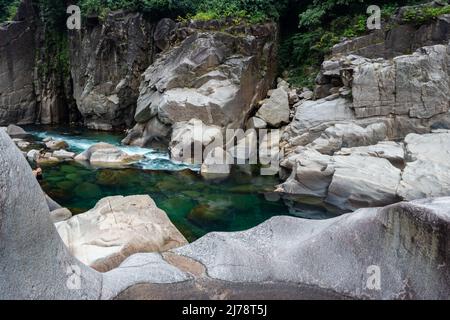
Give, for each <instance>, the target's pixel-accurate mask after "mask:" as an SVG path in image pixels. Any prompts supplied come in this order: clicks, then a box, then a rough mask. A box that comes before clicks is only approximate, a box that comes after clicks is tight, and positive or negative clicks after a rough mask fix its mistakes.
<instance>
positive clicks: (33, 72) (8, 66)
mask: <svg viewBox="0 0 450 320" xmlns="http://www.w3.org/2000/svg"><path fill="white" fill-rule="evenodd" d="M39 15H40V12H39V11H38V9H37V7H36V6H35V5H34V4H33V1H32V0H26V1H23V2H22V3H21V5H20V7H19V9H18V13H17V16H16V17H15V21H12V22H7V23H5V24H3V25H1V26H0V125H8V124H11V123H16V124H33V123H41V124H57V123H61V122H69V121H70V122H72V121H77V119H78V116H79V114H78V112H77V109H76V106H75V104H74V101H73V99H72V87H71V79H70V77H69V75H67V74H64V73H63V72H61V70H59V69H58V68H57V67H56V61H55V60H56V56H57V55H58V54H60V52H59V51H58V50H61V48H57V47H55V44H52V45H50V44H49V43H50V41H49V39H47V36H48V34H46V33H45V29H46V26H45V25H44V23H43V22H42V21H41V19H40V16H39ZM60 41H61V43H62V44H63V45H64V43H63V41H66V39H65V38H64V37H62V38H61V39H60Z"/></svg>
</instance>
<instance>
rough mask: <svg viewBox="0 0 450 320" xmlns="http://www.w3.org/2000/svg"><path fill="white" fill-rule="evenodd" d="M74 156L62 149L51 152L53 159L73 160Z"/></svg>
mask: <svg viewBox="0 0 450 320" xmlns="http://www.w3.org/2000/svg"><path fill="white" fill-rule="evenodd" d="M75 156H76V154H75V153H74V152H69V151H66V150H63V149H62V150H57V151H55V152H53V157H55V158H58V159H61V160H72V159H74V158H75Z"/></svg>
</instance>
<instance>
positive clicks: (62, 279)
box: [0, 130, 102, 299]
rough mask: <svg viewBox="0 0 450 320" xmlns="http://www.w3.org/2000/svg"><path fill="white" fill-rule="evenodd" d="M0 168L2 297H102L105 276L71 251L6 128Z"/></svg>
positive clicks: (2, 135) (0, 141)
mask: <svg viewBox="0 0 450 320" xmlns="http://www.w3.org/2000/svg"><path fill="white" fill-rule="evenodd" d="M0 166H1V168H2V170H0V191H1V192H0V239H1V241H0V270H1V272H0V287H1V288H2V289H1V290H0V299H97V298H99V297H100V291H101V282H102V279H101V275H100V274H99V273H97V272H95V271H94V270H92V269H90V268H87V267H85V266H84V265H83V264H82V263H80V262H79V261H77V260H76V259H75V258H73V257H72V256H71V255H70V253H69V252H68V250H67V248H66V247H65V246H64V244H63V243H62V241H61V238H60V237H59V235H58V232H57V231H56V229H55V227H54V226H53V225H52V221H51V219H50V212H49V208H48V206H47V202H46V200H45V196H44V193H43V192H42V190H41V188H40V186H39V184H38V182H37V181H36V179H35V178H34V177H33V175H32V173H31V168H30V166H29V165H28V163H27V162H26V160H25V158H24V157H23V156H22V154H21V153H20V152H19V151H18V149H17V148H16V146H15V145H14V144H13V143H12V141H11V140H10V138H9V137H8V136H7V135H6V133H5V132H3V131H2V130H0ZM18 195H20V196H18ZM74 274H75V275H80V278H79V279H80V281H79V282H78V280H76V281H74V282H71V281H72V280H71V279H74V278H73V277H72V278H71V276H73V275H74ZM77 279H78V278H77ZM68 284H69V285H68ZM71 285H73V287H71ZM78 285H79V290H71V289H70V288H75V287H77V286H78Z"/></svg>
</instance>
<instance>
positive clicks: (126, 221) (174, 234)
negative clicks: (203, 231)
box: [56, 196, 187, 272]
mask: <svg viewBox="0 0 450 320" xmlns="http://www.w3.org/2000/svg"><path fill="white" fill-rule="evenodd" d="M56 228H57V230H58V233H59V235H60V236H61V238H62V239H63V241H64V243H65V244H66V246H67V247H68V248H69V250H70V252H71V253H72V254H73V255H74V256H75V257H76V258H78V259H79V260H80V261H82V262H83V263H85V264H86V265H88V266H91V267H92V268H94V269H96V270H98V271H101V272H105V271H109V270H111V269H114V268H116V267H117V266H119V264H121V263H122V262H123V261H124V260H125V259H126V258H127V257H128V256H131V255H132V254H134V253H139V252H160V251H161V252H162V251H167V250H169V249H173V248H176V247H179V246H182V245H186V244H187V241H186V239H185V238H184V237H183V235H182V234H181V233H180V232H179V231H178V230H177V229H176V228H175V226H174V225H173V224H172V223H171V222H170V220H169V218H168V217H167V214H166V213H165V212H164V211H162V210H160V209H158V207H156V204H155V202H154V201H153V200H152V199H151V198H150V197H149V196H129V197H122V196H116V197H107V198H104V199H102V200H100V201H99V202H98V203H97V205H96V206H95V208H93V209H92V210H89V211H88V212H86V213H83V214H79V215H76V216H75V217H72V218H71V219H69V220H67V221H63V222H60V223H57V224H56Z"/></svg>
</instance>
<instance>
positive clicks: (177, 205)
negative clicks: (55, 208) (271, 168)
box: [28, 127, 291, 241]
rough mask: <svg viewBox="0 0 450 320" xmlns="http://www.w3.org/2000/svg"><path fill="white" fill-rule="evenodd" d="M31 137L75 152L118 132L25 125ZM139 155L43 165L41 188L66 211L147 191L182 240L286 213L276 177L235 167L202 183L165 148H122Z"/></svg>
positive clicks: (111, 140)
mask: <svg viewBox="0 0 450 320" xmlns="http://www.w3.org/2000/svg"><path fill="white" fill-rule="evenodd" d="M28 130H29V131H31V132H32V133H33V134H34V137H35V139H36V141H40V140H42V139H44V138H45V137H53V138H61V139H64V140H65V141H66V142H68V144H69V146H70V150H72V151H75V152H81V151H84V150H86V149H87V148H89V146H90V145H92V144H94V143H96V142H99V141H104V142H108V143H112V144H115V145H118V146H120V139H121V135H120V134H110V133H99V132H93V131H88V130H82V129H73V128H42V127H41V128H28ZM121 148H123V149H124V151H126V152H128V153H139V154H143V155H145V159H144V160H143V161H142V162H141V163H138V164H136V165H135V166H134V167H132V168H127V169H100V168H93V167H90V166H86V165H82V164H79V163H76V162H65V163H61V164H57V165H51V166H47V167H43V169H44V170H43V171H44V180H43V181H42V182H41V185H42V188H43V189H44V191H45V192H47V193H48V194H49V195H50V196H51V197H52V198H53V199H54V200H56V201H57V202H58V203H60V204H61V205H62V206H64V207H67V208H69V209H70V210H71V211H72V212H74V213H75V214H76V213H81V212H85V211H87V210H89V209H91V208H92V207H94V206H95V204H96V203H97V201H98V200H100V199H102V198H104V197H107V196H114V195H123V196H127V195H140V194H148V195H150V197H152V198H153V199H154V200H155V202H156V204H157V205H158V207H160V208H161V209H163V210H164V211H166V212H167V214H168V215H169V217H170V219H171V221H172V222H173V223H174V224H175V225H176V226H177V228H178V229H179V230H180V231H181V232H182V233H183V234H184V235H185V236H186V238H188V240H191V241H192V240H195V239H197V238H198V237H201V236H203V235H204V234H206V233H208V232H211V231H240V230H245V229H248V228H251V227H254V226H256V225H258V224H260V223H262V222H264V221H266V220H267V219H269V218H271V217H273V216H277V215H291V214H290V213H289V209H288V208H287V206H286V205H285V204H284V202H283V201H282V200H281V199H279V198H278V197H277V196H276V195H274V194H273V193H272V191H273V190H274V186H275V185H277V184H278V183H279V180H278V178H277V177H267V176H259V175H255V174H253V175H249V174H248V173H243V172H242V171H241V170H239V169H235V170H234V171H233V173H232V175H231V176H230V178H229V179H227V180H226V181H222V182H220V183H218V182H216V183H215V182H210V181H205V180H204V179H202V178H201V176H200V175H199V174H198V172H197V171H196V169H197V168H195V167H194V168H189V167H188V166H186V165H183V164H180V163H174V162H172V161H171V160H170V159H169V157H168V154H167V153H166V152H161V151H155V150H152V149H144V148H135V147H123V146H121Z"/></svg>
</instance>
